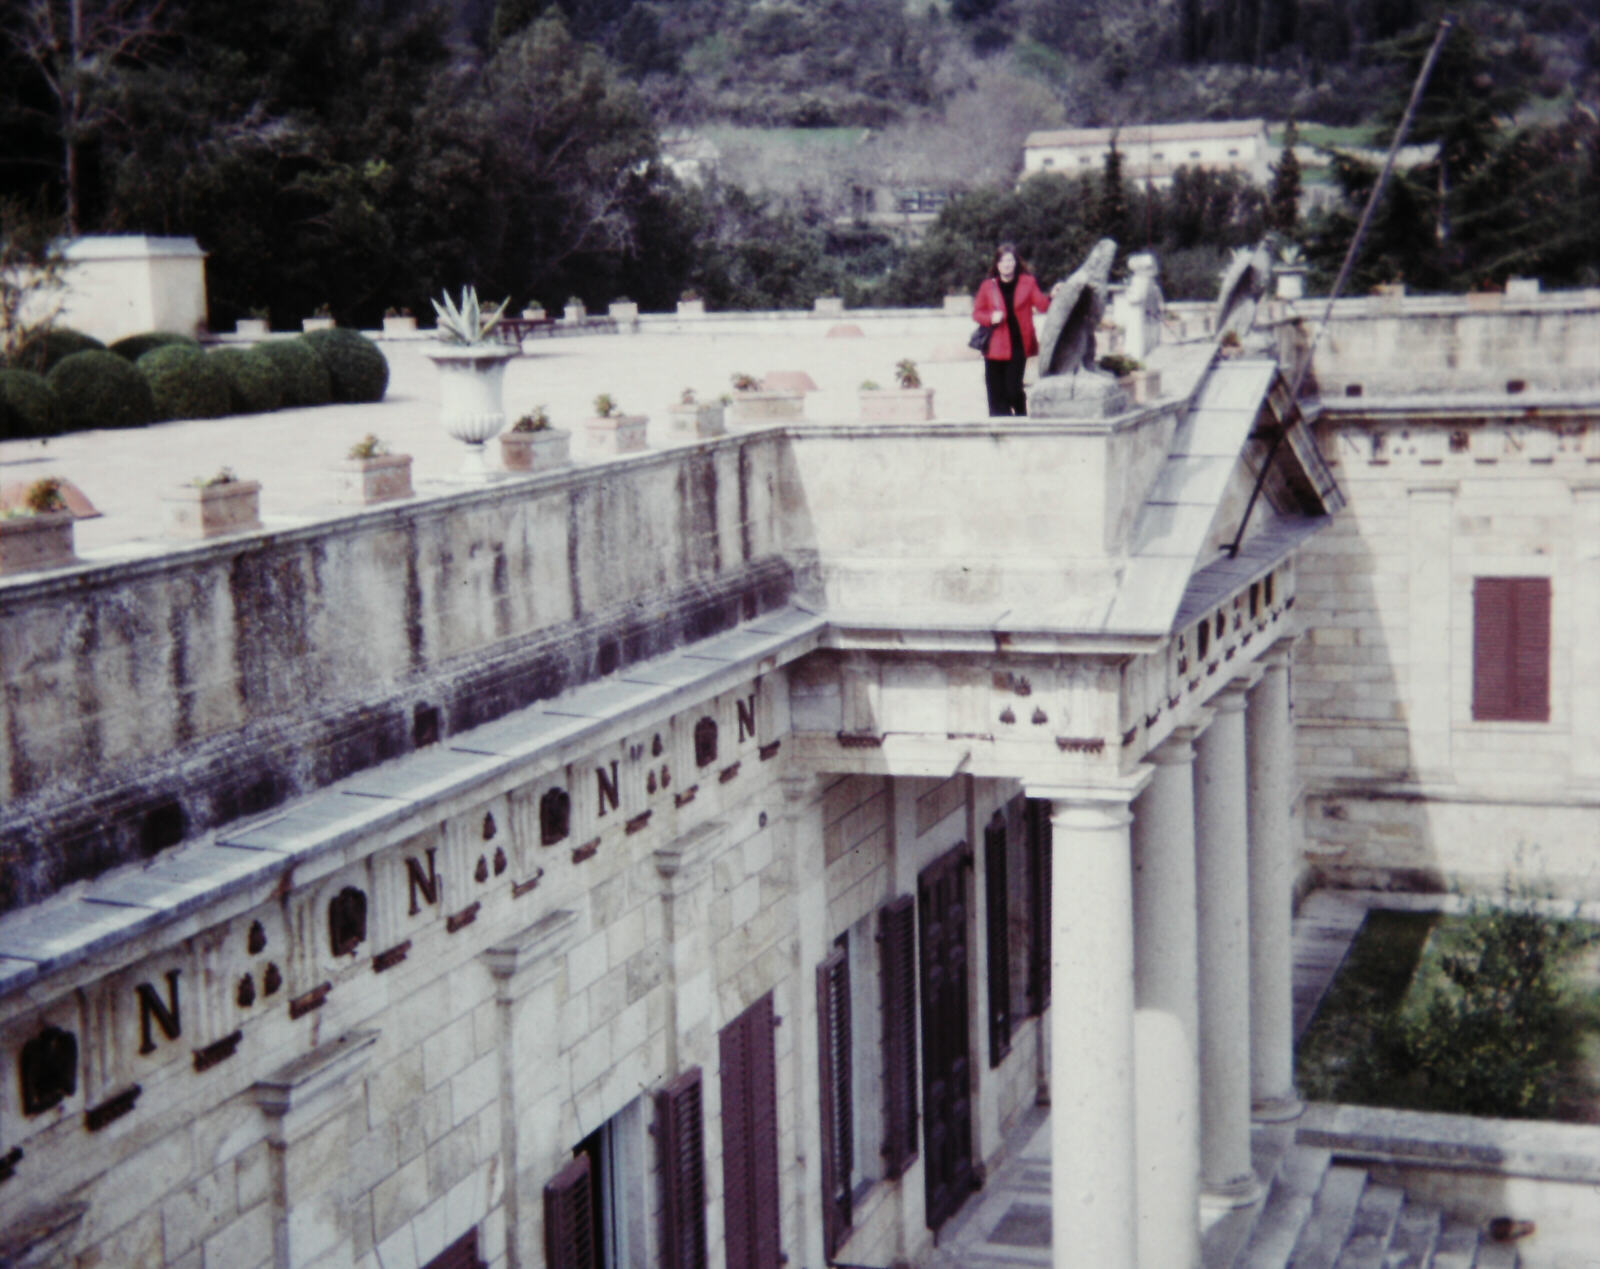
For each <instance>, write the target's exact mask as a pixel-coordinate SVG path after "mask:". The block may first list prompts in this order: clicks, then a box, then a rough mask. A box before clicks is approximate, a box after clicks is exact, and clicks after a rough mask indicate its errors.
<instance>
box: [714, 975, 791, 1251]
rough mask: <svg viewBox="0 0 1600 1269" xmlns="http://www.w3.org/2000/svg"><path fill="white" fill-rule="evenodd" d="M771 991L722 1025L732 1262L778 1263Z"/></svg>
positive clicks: (725, 1182) (726, 1225)
mask: <svg viewBox="0 0 1600 1269" xmlns="http://www.w3.org/2000/svg"><path fill="white" fill-rule="evenodd" d="M776 1025H777V1023H776V1019H775V1017H774V1015H773V1012H772V995H771V993H770V992H769V993H768V994H767V995H765V996H763V997H762V998H761V999H760V1000H758V1001H756V1003H755V1004H753V1005H751V1006H750V1008H749V1009H746V1010H745V1011H744V1013H742V1014H740V1015H739V1017H738V1018H736V1019H735V1020H734V1021H733V1022H731V1023H729V1024H728V1025H727V1026H726V1027H724V1028H723V1029H722V1033H721V1037H720V1041H721V1043H720V1048H721V1060H722V1070H721V1087H722V1189H723V1195H722V1205H723V1231H724V1241H725V1244H726V1248H727V1265H728V1269H777V1266H778V1263H779V1256H780V1248H779V1242H778V1234H779V1226H778V1065H777V1046H776V1045H775V1044H774V1042H773V1036H772V1032H773V1028H774V1027H775V1026H776Z"/></svg>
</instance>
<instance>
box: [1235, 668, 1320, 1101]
mask: <svg viewBox="0 0 1600 1269" xmlns="http://www.w3.org/2000/svg"><path fill="white" fill-rule="evenodd" d="M1293 648H1294V641H1293V639H1280V640H1279V641H1278V642H1277V643H1275V644H1273V646H1272V647H1270V648H1269V649H1267V651H1266V652H1265V653H1264V654H1263V655H1262V656H1261V658H1260V660H1259V661H1258V662H1257V664H1258V665H1260V666H1261V668H1262V670H1263V671H1264V673H1263V674H1262V676H1261V681H1260V682H1259V683H1257V684H1256V685H1255V687H1254V688H1252V689H1251V692H1250V699H1249V705H1248V708H1247V709H1246V711H1245V730H1246V733H1247V734H1246V737H1245V741H1246V749H1247V751H1248V755H1249V763H1250V1109H1251V1113H1252V1115H1254V1117H1255V1118H1256V1119H1260V1120H1264V1121H1267V1122H1271V1123H1276V1122H1281V1121H1283V1120H1287V1119H1293V1118H1295V1117H1296V1116H1297V1115H1299V1114H1300V1112H1301V1111H1302V1110H1304V1109H1305V1104H1304V1103H1303V1102H1302V1101H1301V1100H1300V1096H1299V1094H1298V1093H1297V1092H1295V1087H1294V937H1293V934H1294V931H1293V925H1294V868H1295V861H1296V859H1297V858H1298V856H1299V854H1300V850H1299V842H1298V841H1297V840H1296V839H1295V836H1294V832H1293V830H1294V828H1295V827H1296V826H1297V825H1298V821H1294V820H1291V818H1290V810H1291V806H1290V803H1291V801H1292V800H1293V798H1294V726H1293V724H1292V723H1291V722H1290V718H1289V661H1290V657H1291V655H1292V652H1293Z"/></svg>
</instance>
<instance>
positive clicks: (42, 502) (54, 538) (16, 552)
mask: <svg viewBox="0 0 1600 1269" xmlns="http://www.w3.org/2000/svg"><path fill="white" fill-rule="evenodd" d="M75 518H76V517H74V516H73V514H72V512H71V511H69V510H67V501H66V499H65V498H64V497H62V495H61V481H60V480H58V479H57V478H56V477H54V476H45V477H43V478H41V479H39V480H36V481H34V482H33V483H32V484H31V485H29V486H28V488H27V491H26V492H25V493H24V494H23V501H22V506H20V507H17V508H15V509H11V510H7V511H5V512H4V513H0V577H11V576H13V575H15V574H17V573H37V572H42V571H43V570H45V569H49V568H65V567H66V566H67V565H69V564H76V563H77V562H78V557H77V556H76V555H74V554H73V551H72V523H73V520H74V519H75Z"/></svg>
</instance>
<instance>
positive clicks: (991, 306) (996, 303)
mask: <svg viewBox="0 0 1600 1269" xmlns="http://www.w3.org/2000/svg"><path fill="white" fill-rule="evenodd" d="M1011 303H1012V305H1013V306H1014V307H1015V308H1016V310H1017V325H1018V326H1019V327H1021V328H1022V350H1023V353H1024V354H1025V355H1026V356H1029V357H1032V356H1034V355H1035V354H1036V353H1037V352H1038V351H1039V337H1038V335H1036V334H1034V331H1033V314H1034V312H1035V310H1037V311H1038V312H1040V313H1042V312H1044V311H1045V310H1046V309H1047V308H1049V307H1050V297H1049V296H1048V295H1046V294H1045V293H1044V292H1043V291H1041V290H1040V289H1039V283H1038V281H1037V280H1036V279H1035V278H1034V276H1033V274H1031V273H1023V274H1019V275H1018V277H1017V289H1016V290H1015V291H1013V292H1012V293H1011ZM996 311H998V312H999V313H1000V314H1002V316H1001V318H1000V324H999V325H998V326H992V327H991V329H992V330H993V332H994V333H993V334H991V335H990V336H989V351H988V352H986V353H984V356H985V357H987V358H988V359H989V360H990V361H1010V360H1011V332H1010V331H1009V330H1008V329H1007V328H1006V320H1005V317H1004V313H1005V311H1006V302H1005V298H1004V297H1003V296H1002V295H1001V294H1000V282H999V280H998V279H996V278H985V279H984V280H983V285H982V286H980V287H979V288H978V294H977V298H976V299H974V300H973V301H972V320H973V321H975V322H977V323H978V325H979V326H990V324H991V323H992V322H993V321H994V315H995V313H996Z"/></svg>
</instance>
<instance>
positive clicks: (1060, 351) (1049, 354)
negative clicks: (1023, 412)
mask: <svg viewBox="0 0 1600 1269" xmlns="http://www.w3.org/2000/svg"><path fill="white" fill-rule="evenodd" d="M1116 257H1117V244H1116V243H1115V242H1113V241H1112V240H1111V239H1110V238H1102V239H1101V240H1100V241H1099V242H1097V243H1095V245H1094V249H1093V250H1091V251H1090V252H1089V255H1088V257H1087V258H1086V259H1085V260H1084V262H1083V263H1082V264H1081V265H1079V266H1078V268H1077V269H1076V271H1074V273H1073V274H1072V276H1071V277H1069V278H1067V280H1066V281H1065V282H1063V283H1062V285H1061V291H1060V293H1059V294H1058V295H1056V296H1055V298H1054V299H1052V300H1051V301H1050V311H1049V312H1048V313H1046V314H1045V315H1044V324H1043V326H1042V327H1041V328H1040V330H1039V381H1040V383H1041V384H1042V383H1043V382H1044V380H1045V379H1046V378H1048V377H1049V376H1051V375H1064V374H1072V373H1074V372H1076V371H1078V370H1080V369H1093V368H1094V359H1095V335H1094V333H1095V329H1096V328H1097V327H1098V326H1099V325H1100V319H1101V318H1102V317H1103V316H1104V315H1105V310H1106V302H1107V300H1109V299H1110V295H1111V290H1110V286H1111V264H1112V262H1113V261H1114V260H1115V259H1116ZM1035 393H1036V394H1037V389H1035Z"/></svg>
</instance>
